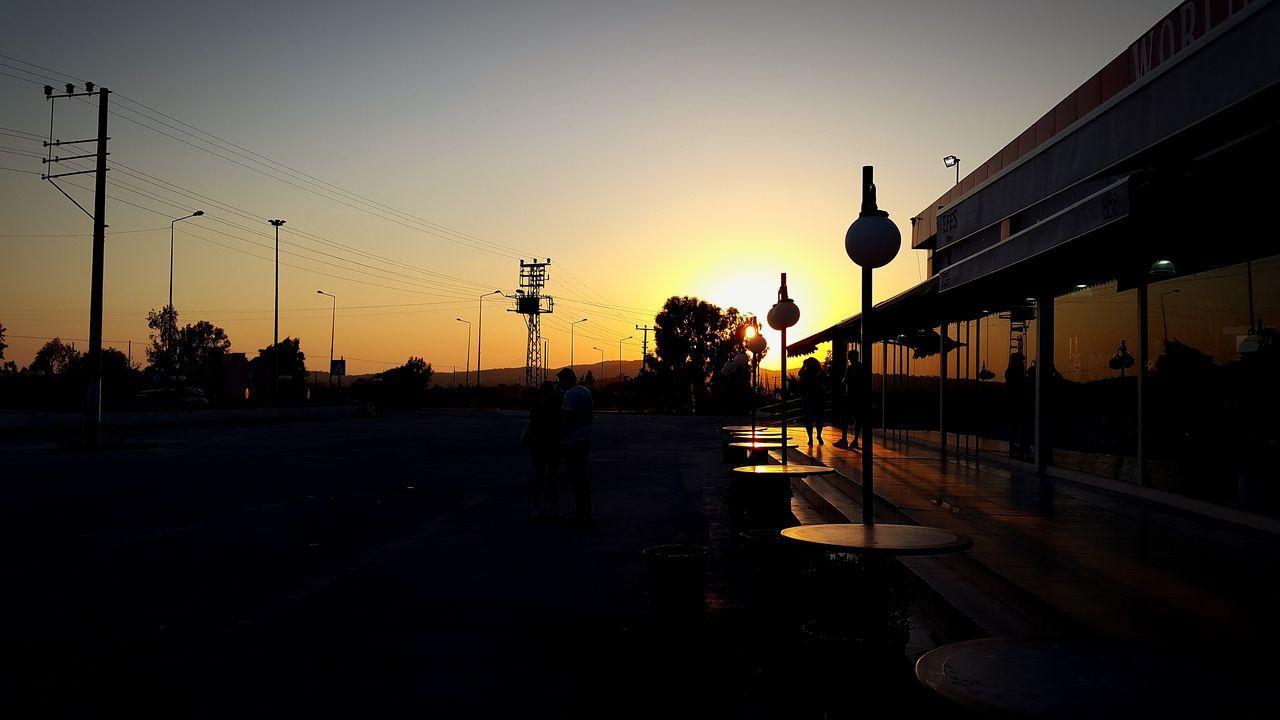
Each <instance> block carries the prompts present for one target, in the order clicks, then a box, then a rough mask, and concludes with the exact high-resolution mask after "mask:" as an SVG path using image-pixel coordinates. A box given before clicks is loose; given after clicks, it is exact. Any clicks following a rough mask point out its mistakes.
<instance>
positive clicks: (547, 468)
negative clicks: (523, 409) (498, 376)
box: [525, 380, 562, 519]
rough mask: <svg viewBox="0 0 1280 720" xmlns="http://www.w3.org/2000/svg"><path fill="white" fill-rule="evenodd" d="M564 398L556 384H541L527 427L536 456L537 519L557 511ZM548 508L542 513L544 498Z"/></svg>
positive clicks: (531, 451)
mask: <svg viewBox="0 0 1280 720" xmlns="http://www.w3.org/2000/svg"><path fill="white" fill-rule="evenodd" d="M561 402H562V400H561V397H560V391H559V390H557V389H556V385H555V383H553V382H551V381H550V380H548V381H546V382H544V383H542V386H541V387H539V388H538V394H537V395H535V396H534V398H533V405H532V406H531V407H530V408H529V426H528V428H527V429H526V430H525V446H526V447H527V448H528V450H529V456H530V457H531V458H532V459H533V488H532V491H533V494H532V500H533V515H532V517H533V518H534V519H539V518H542V517H548V518H553V517H555V514H556V500H557V492H556V471H557V469H559V466H560V435H561V422H562V421H561V411H560V406H561ZM544 498H545V499H546V511H545V513H544V512H543V504H542V501H543V499H544Z"/></svg>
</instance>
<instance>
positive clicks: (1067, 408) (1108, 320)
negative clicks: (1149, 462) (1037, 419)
mask: <svg viewBox="0 0 1280 720" xmlns="http://www.w3.org/2000/svg"><path fill="white" fill-rule="evenodd" d="M1053 309H1054V333H1053V354H1054V369H1055V371H1056V372H1055V373H1054V374H1053V376H1052V377H1051V378H1049V381H1048V382H1047V383H1046V386H1045V393H1046V398H1045V399H1046V402H1047V403H1048V405H1047V406H1048V408H1049V413H1048V418H1047V421H1048V423H1049V427H1048V428H1047V430H1048V437H1049V438H1050V442H1051V443H1052V460H1051V461H1052V463H1053V464H1054V465H1056V466H1058V467H1062V468H1067V469H1071V470H1079V471H1082V472H1087V473H1089V474H1092V475H1100V476H1102V477H1108V478H1113V479H1117V480H1125V481H1128V482H1137V479H1138V467H1137V429H1138V428H1137V424H1138V414H1137V410H1138V378H1137V371H1138V367H1137V354H1138V343H1139V335H1138V330H1139V329H1138V318H1139V316H1138V293H1137V291H1136V290H1127V291H1124V292H1117V291H1116V284H1115V283H1114V282H1111V283H1107V284H1106V285H1100V286H1096V287H1085V288H1078V289H1077V290H1076V291H1075V292H1072V293H1070V294H1068V295H1064V296H1062V297H1059V298H1056V299H1055V300H1054V302H1053Z"/></svg>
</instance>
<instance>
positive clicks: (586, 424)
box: [560, 385, 592, 443]
mask: <svg viewBox="0 0 1280 720" xmlns="http://www.w3.org/2000/svg"><path fill="white" fill-rule="evenodd" d="M561 408H562V409H563V410H564V411H565V413H564V435H563V436H562V437H561V440H560V442H564V443H571V442H582V441H584V440H590V439H591V413H592V402H591V391H590V390H588V389H587V388H585V387H584V386H582V385H574V386H573V387H571V388H569V389H568V390H566V391H565V393H564V404H563V405H561Z"/></svg>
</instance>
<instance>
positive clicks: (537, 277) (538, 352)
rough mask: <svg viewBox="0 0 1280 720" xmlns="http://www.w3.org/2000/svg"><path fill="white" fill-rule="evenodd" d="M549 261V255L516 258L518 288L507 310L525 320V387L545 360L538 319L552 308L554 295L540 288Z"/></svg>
mask: <svg viewBox="0 0 1280 720" xmlns="http://www.w3.org/2000/svg"><path fill="white" fill-rule="evenodd" d="M550 264H551V258H547V259H546V262H538V258H534V259H533V262H525V261H524V260H521V261H520V289H519V290H516V298H515V300H516V306H515V308H514V309H512V310H511V311H510V312H516V313H520V314H521V315H524V320H525V324H526V325H528V326H529V344H528V347H527V349H526V350H525V361H524V386H525V387H526V388H533V387H537V385H538V381H539V380H540V379H541V378H542V376H543V372H542V368H543V363H544V362H545V361H546V358H544V357H542V324H541V322H540V320H539V319H540V318H541V317H542V315H543V313H549V312H554V311H555V300H554V298H552V297H551V296H550V295H543V294H542V288H544V287H546V284H547V266H548V265H550Z"/></svg>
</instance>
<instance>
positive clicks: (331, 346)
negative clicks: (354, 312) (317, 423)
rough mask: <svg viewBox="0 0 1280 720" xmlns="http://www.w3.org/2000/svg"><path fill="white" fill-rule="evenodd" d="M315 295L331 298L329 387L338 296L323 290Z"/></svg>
mask: <svg viewBox="0 0 1280 720" xmlns="http://www.w3.org/2000/svg"><path fill="white" fill-rule="evenodd" d="M316 294H317V295H324V296H325V297H327V298H333V319H332V320H331V321H330V324H329V385H330V386H332V385H333V335H334V331H335V330H337V329H338V296H337V295H333V294H331V293H327V292H325V291H323V290H317V291H316Z"/></svg>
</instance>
